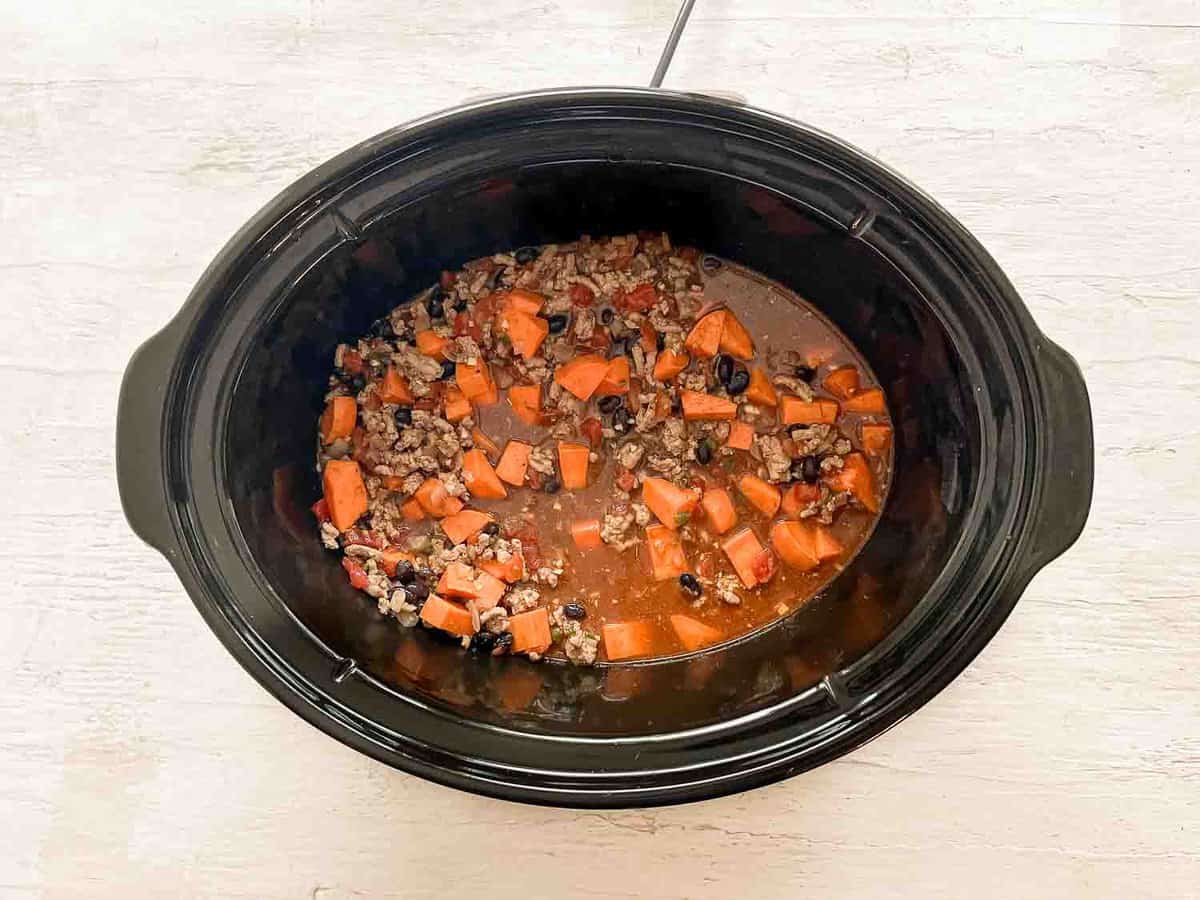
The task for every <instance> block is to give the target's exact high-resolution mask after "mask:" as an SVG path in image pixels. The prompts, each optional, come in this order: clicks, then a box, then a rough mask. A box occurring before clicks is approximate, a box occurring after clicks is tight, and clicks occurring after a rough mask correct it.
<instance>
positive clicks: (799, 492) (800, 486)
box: [780, 481, 821, 517]
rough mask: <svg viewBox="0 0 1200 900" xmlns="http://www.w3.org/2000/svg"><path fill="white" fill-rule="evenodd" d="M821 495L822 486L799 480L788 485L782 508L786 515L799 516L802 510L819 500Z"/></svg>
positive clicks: (784, 493)
mask: <svg viewBox="0 0 1200 900" xmlns="http://www.w3.org/2000/svg"><path fill="white" fill-rule="evenodd" d="M820 496H821V488H820V487H819V486H817V485H815V484H804V483H803V482H799V481H797V482H795V483H794V484H790V485H788V487H787V490H785V491H784V492H783V502H782V504H781V505H780V510H781V511H782V512H783V514H784V515H785V516H792V517H795V516H798V515H799V514H800V510H802V509H804V508H805V507H807V506H808V505H809V504H810V503H813V502H814V501H816V500H818V499H819V498H820Z"/></svg>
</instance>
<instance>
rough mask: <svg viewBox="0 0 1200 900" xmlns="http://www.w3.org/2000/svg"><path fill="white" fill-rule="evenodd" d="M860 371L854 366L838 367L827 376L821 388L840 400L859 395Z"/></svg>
mask: <svg viewBox="0 0 1200 900" xmlns="http://www.w3.org/2000/svg"><path fill="white" fill-rule="evenodd" d="M858 383H859V382H858V369H857V368H855V367H854V366H838V367H837V368H836V369H834V370H833V371H832V372H830V373H829V374H828V375H826V376H825V380H824V381H823V382H821V386H822V387H823V388H825V390H827V391H829V393H831V394H833V396H835V397H837V398H838V399H839V400H845V399H847V398H848V397H852V396H854V394H856V393H858Z"/></svg>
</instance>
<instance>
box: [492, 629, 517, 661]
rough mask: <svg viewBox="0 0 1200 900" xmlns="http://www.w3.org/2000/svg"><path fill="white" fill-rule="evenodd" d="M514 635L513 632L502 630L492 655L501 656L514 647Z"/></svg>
mask: <svg viewBox="0 0 1200 900" xmlns="http://www.w3.org/2000/svg"><path fill="white" fill-rule="evenodd" d="M512 645H513V636H512V632H509V631H505V632H502V633H501V634H500V635H499V636H497V638H496V648H495V649H494V650H492V656H500V655H502V654H504V653H507V652H508V651H509V650H511V649H512Z"/></svg>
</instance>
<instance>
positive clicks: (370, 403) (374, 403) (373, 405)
mask: <svg viewBox="0 0 1200 900" xmlns="http://www.w3.org/2000/svg"><path fill="white" fill-rule="evenodd" d="M363 406H364V407H366V408H367V409H370V410H376V409H379V407H381V406H383V401H382V400H380V399H379V394H378V393H372V394H369V395H367V399H366V400H364V401H363Z"/></svg>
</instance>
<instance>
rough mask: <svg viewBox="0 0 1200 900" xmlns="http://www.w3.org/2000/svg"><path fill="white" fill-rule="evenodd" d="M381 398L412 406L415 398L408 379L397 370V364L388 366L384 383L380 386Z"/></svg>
mask: <svg viewBox="0 0 1200 900" xmlns="http://www.w3.org/2000/svg"><path fill="white" fill-rule="evenodd" d="M379 399H380V400H382V401H383V402H384V403H399V404H402V405H404V406H411V405H412V402H413V400H414V399H415V398H414V397H413V393H412V390H411V389H410V388H409V386H408V379H407V378H405V377H404V376H403V375H401V374H400V373H399V372H397V371H396V367H395V366H388V368H387V372H386V373H384V376H383V384H381V385H380V387H379Z"/></svg>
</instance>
